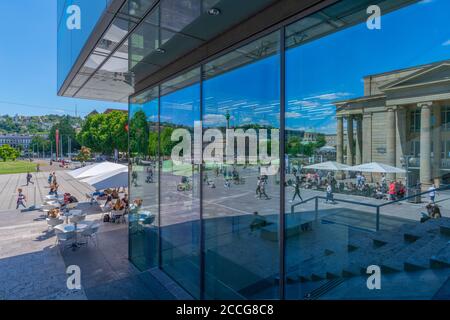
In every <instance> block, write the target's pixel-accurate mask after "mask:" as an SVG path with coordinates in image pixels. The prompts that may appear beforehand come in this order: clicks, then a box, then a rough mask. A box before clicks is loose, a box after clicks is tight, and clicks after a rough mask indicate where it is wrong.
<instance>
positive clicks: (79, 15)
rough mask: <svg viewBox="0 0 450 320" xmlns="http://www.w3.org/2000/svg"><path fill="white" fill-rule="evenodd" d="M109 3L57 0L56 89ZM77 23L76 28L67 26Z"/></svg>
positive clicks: (89, 0) (96, 0)
mask: <svg viewBox="0 0 450 320" xmlns="http://www.w3.org/2000/svg"><path fill="white" fill-rule="evenodd" d="M110 1H111V0H95V1H92V0H58V2H57V14H58V26H57V29H58V35H57V38H58V39H57V40H58V77H57V85H58V89H59V88H60V87H61V86H62V84H63V82H64V80H65V79H66V77H67V75H68V74H69V72H70V70H71V69H72V66H73V65H74V63H75V61H76V60H77V58H78V55H79V54H80V52H81V50H82V49H83V46H84V45H85V43H86V41H87V40H88V38H89V36H90V35H91V33H92V31H93V30H94V27H95V25H96V24H97V22H98V21H99V19H100V17H101V15H102V14H103V13H104V12H105V10H106V9H107V7H108V4H109V3H110ZM77 8H78V9H77ZM72 18H73V19H75V20H73V19H72ZM78 21H79V25H78V26H77V27H76V28H72V27H69V26H68V25H71V24H73V25H74V26H75V25H76V24H77V22H78ZM78 27H79V28H78Z"/></svg>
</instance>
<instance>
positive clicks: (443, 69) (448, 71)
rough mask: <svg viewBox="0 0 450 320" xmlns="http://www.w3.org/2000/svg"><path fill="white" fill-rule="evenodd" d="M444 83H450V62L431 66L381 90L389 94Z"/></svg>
mask: <svg viewBox="0 0 450 320" xmlns="http://www.w3.org/2000/svg"><path fill="white" fill-rule="evenodd" d="M443 83H450V61H446V62H442V63H439V64H436V65H433V66H430V67H428V68H426V69H422V70H420V71H417V72H415V73H413V74H411V75H409V76H407V77H404V78H401V79H399V80H396V81H394V82H391V83H388V84H386V85H384V86H382V87H380V90H381V91H384V92H389V91H394V90H399V89H405V88H414V87H420V86H430V85H436V84H443Z"/></svg>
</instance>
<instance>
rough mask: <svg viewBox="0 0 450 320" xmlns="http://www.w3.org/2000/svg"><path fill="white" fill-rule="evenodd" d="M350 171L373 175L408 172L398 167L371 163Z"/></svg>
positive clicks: (351, 168)
mask: <svg viewBox="0 0 450 320" xmlns="http://www.w3.org/2000/svg"><path fill="white" fill-rule="evenodd" d="M348 171H357V172H371V173H406V170H404V169H400V168H397V167H393V166H389V165H387V164H384V163H378V162H371V163H364V164H361V165H358V166H353V167H350V168H349V169H348Z"/></svg>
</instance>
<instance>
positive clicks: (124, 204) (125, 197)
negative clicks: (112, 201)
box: [122, 193, 129, 208]
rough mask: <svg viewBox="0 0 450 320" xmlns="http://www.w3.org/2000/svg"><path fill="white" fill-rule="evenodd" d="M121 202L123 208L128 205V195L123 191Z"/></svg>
mask: <svg viewBox="0 0 450 320" xmlns="http://www.w3.org/2000/svg"><path fill="white" fill-rule="evenodd" d="M122 204H123V206H124V207H125V208H127V207H128V204H129V200H128V195H127V194H126V193H125V195H124V196H123V198H122Z"/></svg>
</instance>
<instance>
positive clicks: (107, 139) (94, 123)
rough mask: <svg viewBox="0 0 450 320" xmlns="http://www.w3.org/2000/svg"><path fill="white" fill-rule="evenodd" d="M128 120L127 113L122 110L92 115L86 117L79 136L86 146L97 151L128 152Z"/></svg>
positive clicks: (105, 152)
mask: <svg viewBox="0 0 450 320" xmlns="http://www.w3.org/2000/svg"><path fill="white" fill-rule="evenodd" d="M127 120H128V117H127V114H126V113H123V112H120V111H113V112H111V113H109V114H95V115H91V116H89V117H88V118H87V119H86V121H85V123H84V124H83V126H82V128H81V131H80V132H79V133H78V135H77V138H78V140H79V141H80V142H81V143H82V144H83V145H84V146H86V147H89V148H91V149H92V150H93V151H95V152H101V153H103V154H107V155H111V154H113V152H114V150H115V149H117V150H118V151H121V152H126V151H127V149H128V134H127V131H126V125H127Z"/></svg>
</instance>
